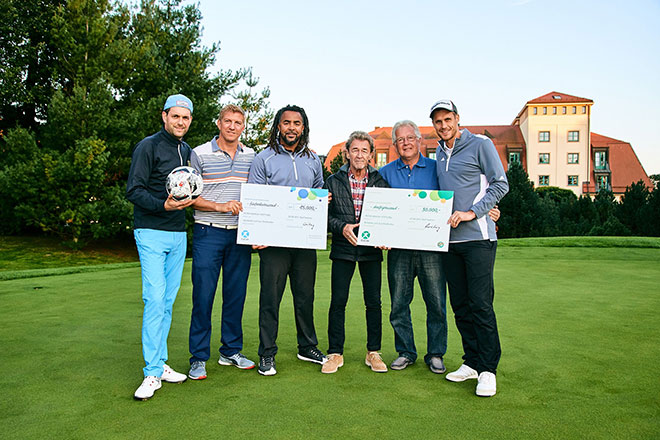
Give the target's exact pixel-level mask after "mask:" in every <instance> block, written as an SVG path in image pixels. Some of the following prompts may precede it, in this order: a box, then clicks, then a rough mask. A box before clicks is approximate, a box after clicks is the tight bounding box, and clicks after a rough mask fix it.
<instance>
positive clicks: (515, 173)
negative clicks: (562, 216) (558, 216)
mask: <svg viewBox="0 0 660 440" xmlns="http://www.w3.org/2000/svg"><path fill="white" fill-rule="evenodd" d="M506 175H507V179H508V181H509V192H508V193H507V194H506V195H505V196H504V198H503V199H502V200H501V201H500V203H499V208H500V211H502V216H501V217H500V220H499V222H498V235H499V236H501V237H502V238H514V237H530V236H536V235H539V234H540V232H541V226H542V222H543V215H542V213H541V209H540V202H539V196H538V194H537V193H536V192H535V191H534V184H533V183H532V182H530V180H529V177H528V175H527V172H525V170H524V169H523V167H522V165H521V164H519V163H518V162H513V163H511V164H510V165H509V170H508V171H507V173H506Z"/></svg>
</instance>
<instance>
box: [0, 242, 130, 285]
mask: <svg viewBox="0 0 660 440" xmlns="http://www.w3.org/2000/svg"><path fill="white" fill-rule="evenodd" d="M131 261H133V262H135V261H138V255H137V251H136V250H135V243H134V242H133V241H126V240H107V241H101V242H97V243H92V244H89V245H87V246H86V247H84V248H83V249H81V250H73V249H71V248H68V247H66V246H64V245H63V244H62V240H60V239H58V238H56V237H42V236H33V237H30V236H24V237H13V236H0V274H2V272H11V271H19V270H31V269H52V268H58V267H73V266H88V265H97V264H116V263H126V262H131ZM0 279H2V278H0Z"/></svg>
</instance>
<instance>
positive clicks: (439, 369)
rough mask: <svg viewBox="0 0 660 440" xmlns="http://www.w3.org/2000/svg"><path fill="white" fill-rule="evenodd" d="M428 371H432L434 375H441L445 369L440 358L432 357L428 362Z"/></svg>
mask: <svg viewBox="0 0 660 440" xmlns="http://www.w3.org/2000/svg"><path fill="white" fill-rule="evenodd" d="M429 370H431V371H433V372H434V373H436V374H442V373H444V372H445V371H447V369H446V368H445V363H444V362H443V361H442V358H441V357H440V356H433V357H432V358H431V359H430V360H429Z"/></svg>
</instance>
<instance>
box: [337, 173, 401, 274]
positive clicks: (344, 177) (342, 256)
mask: <svg viewBox="0 0 660 440" xmlns="http://www.w3.org/2000/svg"><path fill="white" fill-rule="evenodd" d="M368 172H369V178H368V180H367V188H369V187H372V186H374V187H378V188H389V187H390V186H389V185H388V184H387V181H386V180H385V179H384V178H383V176H381V175H380V173H379V172H378V170H376V169H375V168H373V167H372V166H369V167H368ZM325 188H327V189H328V191H330V192H331V193H332V200H331V201H330V206H328V229H330V232H332V246H331V247H330V259H332V260H348V261H382V260H383V253H382V252H381V250H380V249H378V248H375V247H373V246H353V245H352V244H350V243H349V242H348V240H346V237H344V232H343V229H344V226H346V225H347V224H354V223H358V219H356V218H355V208H354V206H353V196H352V194H351V183H350V182H349V181H348V164H345V165H343V166H342V167H341V168H340V169H339V171H337V172H336V173H335V174H333V175H332V176H330V177H328V180H327V182H326V184H325ZM356 233H357V231H356Z"/></svg>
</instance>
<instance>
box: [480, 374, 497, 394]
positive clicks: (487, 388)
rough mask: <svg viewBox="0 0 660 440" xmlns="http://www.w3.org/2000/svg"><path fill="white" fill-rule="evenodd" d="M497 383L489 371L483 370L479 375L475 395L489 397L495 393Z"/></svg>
mask: <svg viewBox="0 0 660 440" xmlns="http://www.w3.org/2000/svg"><path fill="white" fill-rule="evenodd" d="M496 389H497V384H496V381H495V375H494V374H493V373H491V372H488V371H484V372H483V373H481V374H480V375H479V383H478V384H477V391H476V393H477V396H481V397H490V396H494V395H495V391H496Z"/></svg>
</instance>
